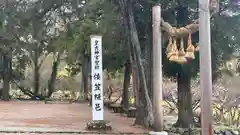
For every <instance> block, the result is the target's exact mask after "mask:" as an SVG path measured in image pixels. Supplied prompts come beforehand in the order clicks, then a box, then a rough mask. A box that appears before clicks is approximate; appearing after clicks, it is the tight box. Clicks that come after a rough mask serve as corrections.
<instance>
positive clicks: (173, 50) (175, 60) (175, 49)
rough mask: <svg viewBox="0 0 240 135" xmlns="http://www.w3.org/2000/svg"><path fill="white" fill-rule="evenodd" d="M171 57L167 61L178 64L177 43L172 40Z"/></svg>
mask: <svg viewBox="0 0 240 135" xmlns="http://www.w3.org/2000/svg"><path fill="white" fill-rule="evenodd" d="M172 52H173V53H172V55H171V56H170V57H169V61H172V62H178V49H177V41H176V39H175V38H174V39H173V44H172Z"/></svg>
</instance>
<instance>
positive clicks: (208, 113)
mask: <svg viewBox="0 0 240 135" xmlns="http://www.w3.org/2000/svg"><path fill="white" fill-rule="evenodd" d="M199 8H200V13H199V40H200V88H201V132H202V135H212V134H213V129H212V65H211V63H212V62H211V33H210V10H209V0H199Z"/></svg>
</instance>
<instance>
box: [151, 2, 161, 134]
mask: <svg viewBox="0 0 240 135" xmlns="http://www.w3.org/2000/svg"><path fill="white" fill-rule="evenodd" d="M152 23H153V26H152V28H153V116H154V128H155V130H156V131H163V108H162V104H161V103H162V100H163V99H162V97H163V96H162V45H161V36H162V35H161V30H160V23H161V6H160V5H156V6H154V7H153V8H152Z"/></svg>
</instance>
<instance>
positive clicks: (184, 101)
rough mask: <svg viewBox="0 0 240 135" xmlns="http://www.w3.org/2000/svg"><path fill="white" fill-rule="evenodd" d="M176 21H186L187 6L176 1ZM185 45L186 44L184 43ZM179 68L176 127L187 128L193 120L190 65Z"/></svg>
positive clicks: (180, 24) (179, 22)
mask: <svg viewBox="0 0 240 135" xmlns="http://www.w3.org/2000/svg"><path fill="white" fill-rule="evenodd" d="M178 2H179V3H178V5H179V6H178V8H177V18H176V19H177V22H178V26H179V27H180V26H183V25H184V24H185V23H187V22H188V19H189V18H188V15H189V12H188V7H186V6H185V5H181V2H180V1H178ZM185 45H186V44H185ZM179 66H181V70H180V71H179V73H178V74H177V85H178V88H177V89H178V121H177V123H176V126H177V127H181V128H189V127H190V126H191V125H192V124H193V122H194V118H193V110H192V93H191V72H190V71H191V67H190V65H184V66H182V65H179Z"/></svg>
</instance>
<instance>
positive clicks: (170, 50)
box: [167, 37, 173, 59]
mask: <svg viewBox="0 0 240 135" xmlns="http://www.w3.org/2000/svg"><path fill="white" fill-rule="evenodd" d="M172 55H173V41H172V37H169V40H168V46H167V58H168V59H169V58H170V57H171V56H172Z"/></svg>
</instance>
